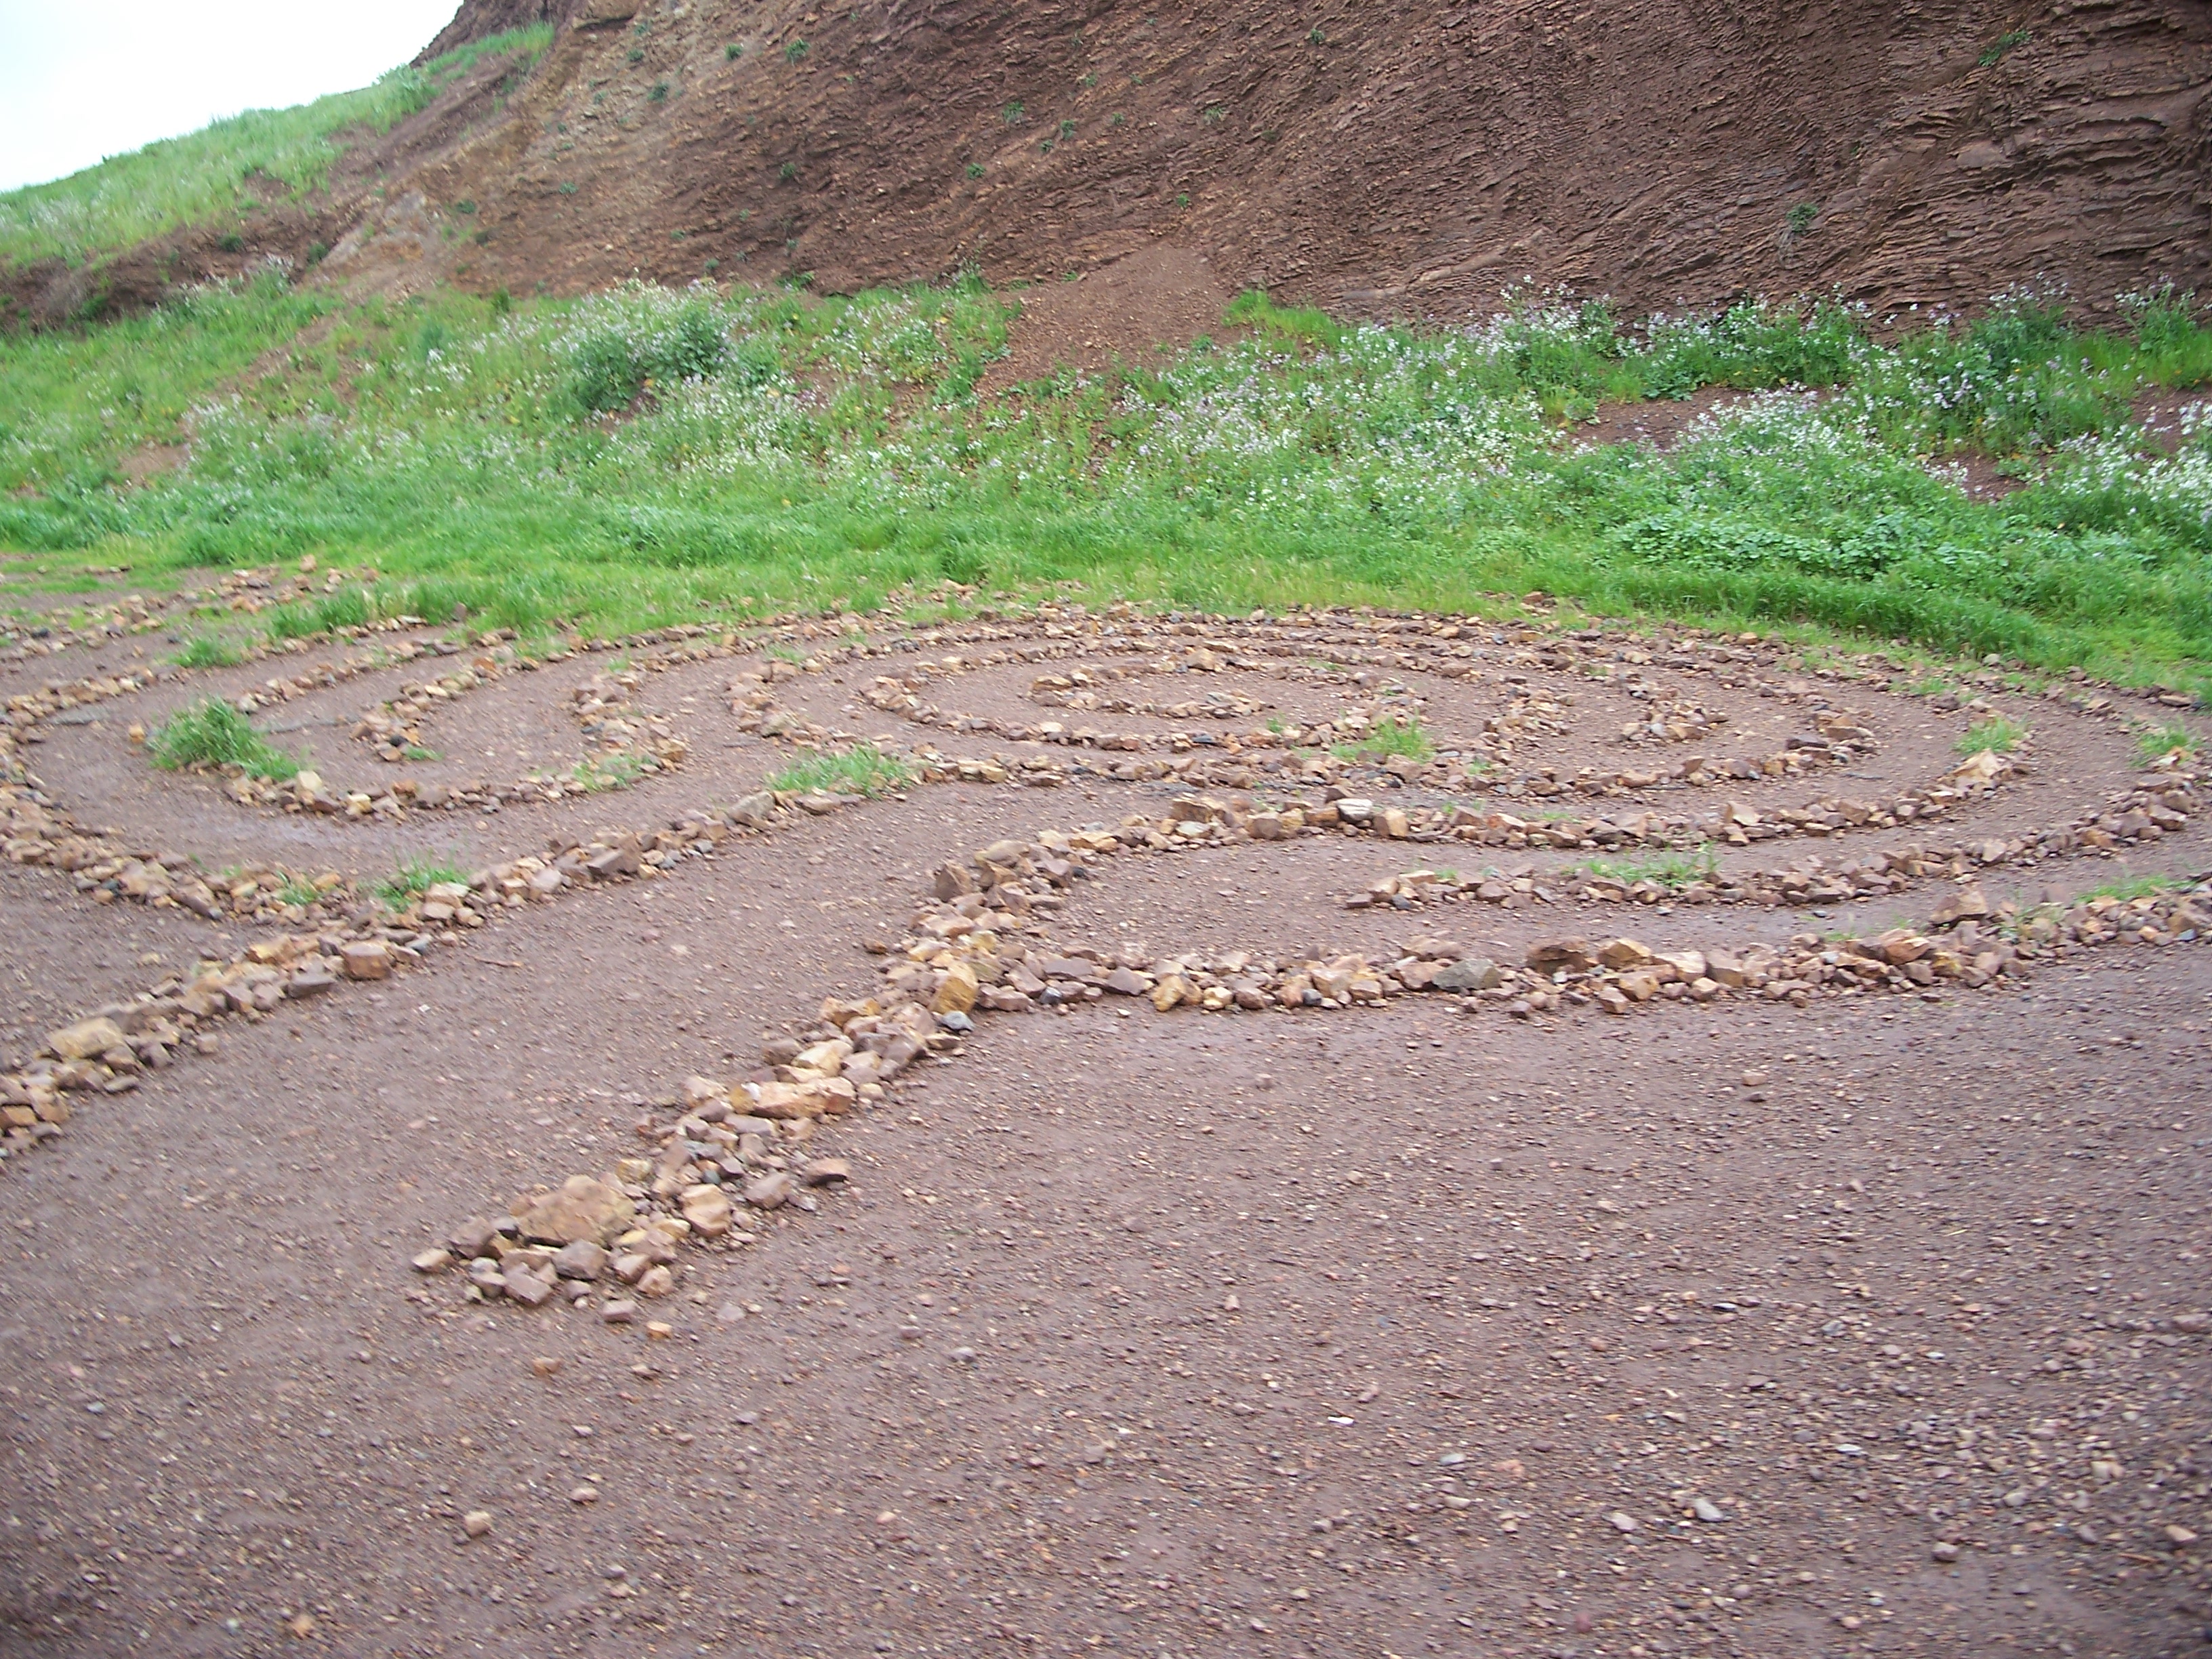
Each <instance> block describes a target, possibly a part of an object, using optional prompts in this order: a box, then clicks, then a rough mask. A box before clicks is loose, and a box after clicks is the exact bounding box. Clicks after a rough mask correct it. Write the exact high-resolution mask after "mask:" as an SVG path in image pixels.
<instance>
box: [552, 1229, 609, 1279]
mask: <svg viewBox="0 0 2212 1659" xmlns="http://www.w3.org/2000/svg"><path fill="white" fill-rule="evenodd" d="M606 1270H607V1253H606V1251H605V1249H603V1248H602V1247H601V1246H600V1245H599V1244H597V1243H593V1242H592V1240H590V1239H588V1238H579V1239H575V1240H573V1241H571V1242H570V1243H566V1244H563V1245H562V1247H561V1248H560V1249H557V1250H556V1251H554V1252H553V1271H554V1273H556V1274H557V1275H558V1276H559V1277H561V1278H562V1279H586V1280H588V1279H597V1278H599V1275H600V1274H602V1273H605V1272H606Z"/></svg>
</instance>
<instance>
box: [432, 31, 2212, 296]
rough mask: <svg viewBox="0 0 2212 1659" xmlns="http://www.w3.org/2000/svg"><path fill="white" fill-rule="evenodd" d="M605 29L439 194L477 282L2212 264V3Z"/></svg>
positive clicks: (1680, 283)
mask: <svg viewBox="0 0 2212 1659" xmlns="http://www.w3.org/2000/svg"><path fill="white" fill-rule="evenodd" d="M541 9H543V0H541ZM551 9H553V10H555V11H556V12H557V11H558V10H559V9H560V8H559V6H558V5H557V4H556V5H554V6H553V7H552V8H551ZM573 9H574V12H575V14H576V15H574V18H573V20H572V21H568V22H567V23H565V24H564V26H563V27H562V33H561V36H560V39H559V40H558V42H557V44H556V46H555V48H554V50H553V51H552V52H550V54H549V55H548V57H547V58H546V59H545V60H544V63H543V64H541V65H540V67H539V69H538V72H537V74H536V76H534V78H533V79H532V82H531V83H530V85H529V86H528V87H527V88H526V89H525V90H524V91H523V92H522V94H520V95H519V96H517V97H516V98H515V99H514V100H513V102H512V104H511V105H510V106H509V108H508V110H507V113H506V117H505V119H506V122H507V127H508V131H507V135H506V138H505V141H504V142H502V143H497V144H491V145H481V146H478V147H477V148H475V149H471V150H470V151H468V152H466V153H465V154H462V155H458V156H455V157H453V158H450V159H449V160H448V161H446V162H444V163H442V164H441V165H438V166H435V167H431V168H429V169H428V170H426V171H425V172H424V173H422V175H420V178H419V183H420V185H421V187H422V189H423V190H424V191H425V192H426V194H427V195H428V198H429V199H430V200H432V201H434V202H435V201H451V200H455V199H459V198H460V197H469V198H471V199H473V200H475V201H477V202H478V203H479V204H482V216H481V218H480V220H479V223H480V224H481V225H482V226H483V228H488V229H489V230H490V231H491V233H492V240H491V242H490V245H489V246H488V247H487V248H485V249H484V250H483V256H482V258H479V259H478V260H477V262H476V263H477V270H476V271H475V273H474V277H475V279H476V280H477V281H481V282H484V283H494V282H503V283H508V284H510V285H513V284H518V283H529V282H535V281H538V280H540V279H543V280H546V281H548V282H550V283H552V284H553V285H555V286H556V287H558V288H564V289H579V288H584V287H588V286H591V285H593V284H597V283H605V282H607V281H609V280H611V279H615V278H619V277H622V276H628V275H629V274H630V273H632V272H633V271H635V272H638V273H641V274H643V275H646V276H652V277H656V278H659V279H663V280H678V279H684V278H690V277H696V276H699V275H701V274H702V273H707V272H713V273H715V274H718V275H720V276H723V277H725V278H728V277H734V276H758V277H765V276H770V275H775V274H781V273H786V272H790V271H796V270H810V271H811V272H813V273H814V274H815V276H816V277H817V280H818V281H819V282H821V283H823V284H825V285H829V286H835V287H839V288H849V287H854V286H857V285H860V284H863V283H870V282H878V281H888V280H897V279H905V278H911V277H915V276H930V275H935V274H938V273H941V272H944V271H946V270H951V269H952V268H954V267H956V266H958V265H961V264H968V263H973V264H977V265H979V266H980V267H981V269H982V270H984V271H985V272H986V274H987V275H988V276H990V277H991V278H992V279H993V280H994V281H1006V280H1010V279H1015V278H1024V277H1045V276H1063V275H1065V274H1066V273H1067V272H1068V271H1071V270H1085V269H1091V268H1095V267H1097V266H1099V265H1102V264H1108V263H1110V262H1111V261H1113V260H1115V259H1117V258H1121V257H1123V256H1125V255H1127V254H1128V253H1130V252H1133V251H1134V250H1137V249H1140V248H1145V247H1148V246H1154V245H1156V244H1158V243H1159V242H1163V241H1164V242H1167V243H1169V244H1170V245H1172V246H1176V247H1178V248H1182V249H1188V250H1191V251H1192V252H1193V253H1194V255H1200V256H1203V257H1204V258H1206V259H1207V260H1208V261H1209V262H1210V264H1211V266H1212V270H1214V271H1215V272H1216V273H1217V275H1218V279H1219V280H1220V281H1221V282H1223V283H1225V284H1227V285H1229V286H1231V287H1244V286H1264V287H1267V288H1269V289H1273V290H1275V291H1277V292H1279V293H1281V294H1285V295H1291V296H1295V297H1299V298H1307V299H1312V300H1316V301H1321V302H1323V303H1325V304H1328V305H1331V306H1333V307H1340V308H1345V309H1349V310H1352V311H1355V312H1357V311H1370V312H1418V313H1432V314H1449V313H1458V312H1463V311H1465V310H1467V309H1468V308H1470V307H1488V306H1489V305H1490V304H1492V302H1493V301H1494V300H1495V297H1496V295H1498V291H1499V290H1500V289H1501V288H1503V287H1504V286H1505V285H1507V284H1509V283H1516V282H1519V281H1524V280H1525V281H1533V282H1534V283H1540V284H1545V285H1549V284H1554V283H1564V284H1569V285H1571V286H1572V287H1573V288H1575V289H1578V290H1581V291H1584V292H1597V291H1606V292H1610V293H1612V294H1613V295H1617V296H1619V297H1620V298H1621V299H1622V300H1623V301H1627V302H1629V303H1632V304H1634V305H1637V306H1639V307H1642V306H1656V307H1663V306H1667V305H1669V304H1673V303H1675V302H1678V301H1713V300H1717V299H1720V298H1723V297H1725V296H1728V295H1735V294H1738V293H1741V292H1744V291H1747V290H1754V289H1756V290H1764V291H1768V292H1809V291H1822V290H1826V289H1832V288H1835V289H1842V290H1843V291H1844V292H1845V293H1847V294H1850V295H1854V296H1857V297H1860V298H1863V299H1866V300H1868V301H1871V302H1872V303H1874V304H1875V305H1876V306H1878V307H1903V306H1906V305H1910V304H1914V303H1918V304H1923V305H1933V304H1949V303H1959V302H1966V301H1974V300H1978V299H1980V298H1982V297H1984V296H1985V295H1988V294H1989V293H1990V292H1991V291H1993V290H1994V289H1997V288H1999V287H2001V286H2002V285H2004V284H2006V283H2013V282H2017V281H2023V280H2034V279H2061V280H2064V281H2066V282H2069V283H2070V284H2071V285H2072V286H2073V287H2074V288H2075V289H2076V291H2077V292H2079V293H2080V294H2081V295H2082V296H2083V297H2085V298H2101V297H2107V296H2109V295H2112V294H2113V293H2114V292H2116V291H2118V290H2119V289H2125V288H2127V287H2128V286H2129V285H2130V284H2131V283H2137V282H2139V281H2142V280H2144V279H2147V278H2154V277H2156V276H2164V275H2172V276H2179V277H2181V278H2183V279H2187V278H2189V277H2190V276H2192V275H2193V273H2195V272H2197V271H2199V270H2203V269H2204V268H2205V265H2206V263H2207V258H2208V254H2212V233H2209V232H2208V225H2209V224H2212V216H2208V209H2207V203H2206V200H2205V198H2204V196H2203V190H2202V186H2201V182H2200V181H2201V180H2202V179H2203V177H2204V176H2205V166H2206V161H2207V160H2208V156H2207V134H2206V130H2205V125H2204V122H2203V116H2202V113H2201V112H2202V109H2203V98H2204V94H2205V90H2206V88H2207V85H2208V82H2212V20H2209V19H2208V18H2207V16H2206V15H2205V13H2204V12H2203V9H2201V8H2190V7H2182V6H2178V5H2172V4H2159V3H2154V0H2124V3H2120V4H2117V5H2113V6H2110V7H2103V8H2098V9H2072V8H2053V9H2048V10H2044V11H2040V12H2039V13H2037V14H2035V15H2030V16H2027V17H2024V18H2023V17H2022V16H2021V15H2019V14H2017V13H2011V12H2000V11H1998V10H1996V9H1991V8H1989V7H1986V6H1982V5H1973V4H1946V5H1941V6H1936V7H1905V6H1897V5H1893V6H1887V7H1883V8H1880V9H1877V11H1876V12H1874V13H1869V12H1868V11H1867V10H1866V9H1864V8H1853V9H1845V8H1843V7H1839V6H1834V5H1827V6H1819V7H1815V8H1814V9H1810V10H1808V9H1805V8H1802V7H1794V8H1784V7H1780V6H1775V5H1759V6H1753V7H1747V8H1738V9H1731V10H1730V11H1729V12H1728V13H1726V14H1722V13H1717V12H1713V11H1711V9H1707V8H1702V7H1698V6H1692V5H1686V4H1680V3H1666V0H1659V3H1649V4H1644V5H1640V6H1638V7H1635V8H1632V9H1630V10H1628V11H1626V12H1624V11H1621V10H1619V9H1613V10H1610V11H1606V12H1599V13H1593V12H1589V11H1588V10H1586V9H1577V8H1571V7H1568V6H1565V5H1562V4H1557V3H1538V4H1531V5H1527V6H1522V7H1517V8H1512V9H1506V10H1503V11H1498V10H1492V11H1484V10H1480V9H1470V8H1466V7H1462V6H1459V5H1426V6H1419V7H1406V8H1395V9H1383V10H1376V9H1372V8H1356V9H1354V8H1345V7H1341V6H1339V7H1335V8H1334V9H1330V8H1323V9H1320V10H1318V11H1315V12H1312V13H1311V14H1309V13H1306V12H1298V13H1296V14H1290V13H1285V12H1283V11H1282V10H1281V9H1279V8H1270V7H1262V6H1258V5H1254V4H1249V3H1243V4H1234V5H1224V6H1215V7H1208V8H1202V9H1200V8H1184V9H1164V8H1157V7H1145V8H1139V7H1134V6H1125V5H1115V4H1111V3H1104V0H1090V3H1084V4H1064V5H1057V6H1044V7H1024V8H987V7H983V6H980V5H975V4H939V5H931V6H915V5H902V4H896V3H891V4H885V3H880V0H878V3H871V4H865V5H860V6H856V7H854V8H851V9H844V8H840V9H836V11H834V12H823V13H815V12H811V11H809V10H807V9H805V7H803V6H800V5H793V4H781V5H774V6H769V7H767V8H763V9H757V10H756V9H751V8H746V9H743V10H740V9H738V8H735V7H732V6H726V5H717V4H708V5H698V6H692V7H690V8H678V9H676V10H675V11H674V12H673V13H666V12H663V11H661V10H659V9H638V8H636V7H635V5H634V4H633V0H592V3H590V4H587V5H582V6H577V7H574V8H573ZM524 10H532V8H531V7H529V6H527V5H525V6H523V7H521V8H520V9H518V8H517V7H516V6H514V5H512V4H485V5H478V4H477V3H475V0H471V4H470V5H468V6H465V7H464V9H463V10H462V13H461V15H459V17H457V18H456V19H455V21H454V24H453V27H452V28H450V29H449V30H448V31H447V33H446V34H445V35H441V37H440V40H441V44H447V45H450V44H452V41H453V38H455V37H456V32H457V31H458V32H459V33H461V34H468V33H481V32H486V31H489V30H490V29H492V28H495V27H507V26H508V25H510V24H511V23H512V22H513V21H515V17H516V16H519V15H520V11H524ZM510 14H513V15H510ZM533 15H534V13H533Z"/></svg>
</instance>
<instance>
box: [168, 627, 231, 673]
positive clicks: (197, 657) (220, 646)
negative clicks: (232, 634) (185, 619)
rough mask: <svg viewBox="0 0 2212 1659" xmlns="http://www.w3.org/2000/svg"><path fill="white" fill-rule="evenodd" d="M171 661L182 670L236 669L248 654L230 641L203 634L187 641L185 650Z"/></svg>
mask: <svg viewBox="0 0 2212 1659" xmlns="http://www.w3.org/2000/svg"><path fill="white" fill-rule="evenodd" d="M169 660H170V661H172V662H173V663H175V664H176V665H178V666H179V667H180V668H235V667H237V666H238V665H239V664H240V663H242V662H244V661H245V660H246V653H245V652H244V651H243V650H242V649H240V647H238V646H236V645H234V644H232V643H231V642H230V641H228V640H223V639H217V638H216V636H215V635H212V634H201V635H196V636H194V637H193V638H192V639H191V640H189V641H185V648H184V649H183V650H181V651H179V652H178V653H176V654H175V655H174V656H173V657H172V658H170V659H169Z"/></svg>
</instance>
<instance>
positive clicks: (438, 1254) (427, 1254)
mask: <svg viewBox="0 0 2212 1659" xmlns="http://www.w3.org/2000/svg"><path fill="white" fill-rule="evenodd" d="M409 1265H410V1267H413V1268H414V1269H415V1271H416V1273H443V1272H445V1271H446V1269H447V1268H448V1267H452V1266H453V1252H452V1251H451V1250H422V1251H419V1252H417V1253H416V1256H415V1258H414V1260H413V1261H411V1262H410V1264H409Z"/></svg>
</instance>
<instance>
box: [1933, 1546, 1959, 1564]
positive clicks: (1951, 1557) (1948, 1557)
mask: <svg viewBox="0 0 2212 1659" xmlns="http://www.w3.org/2000/svg"><path fill="white" fill-rule="evenodd" d="M1928 1553H1929V1555H1931V1556H1933V1557H1934V1558H1935V1559H1936V1560H1938V1561H1955V1560H1957V1559H1959V1547H1958V1546H1957V1545H1956V1544H1938V1545H1936V1547H1934V1548H1933V1549H1931V1550H1929V1552H1928Z"/></svg>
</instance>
